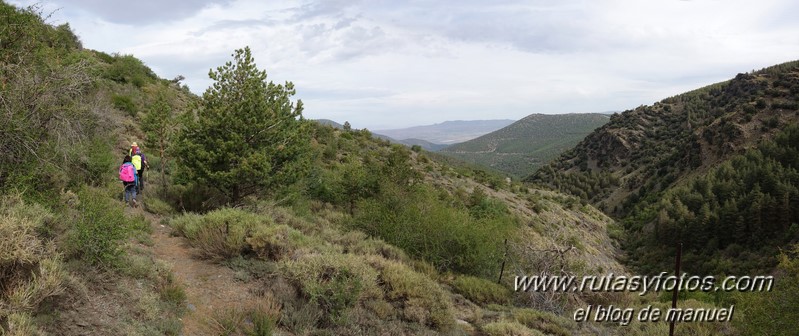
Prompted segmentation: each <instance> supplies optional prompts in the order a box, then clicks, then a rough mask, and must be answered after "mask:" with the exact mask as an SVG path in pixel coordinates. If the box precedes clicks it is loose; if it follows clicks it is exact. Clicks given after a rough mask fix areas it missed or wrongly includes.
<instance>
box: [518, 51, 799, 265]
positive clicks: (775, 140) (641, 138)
mask: <svg viewBox="0 0 799 336" xmlns="http://www.w3.org/2000/svg"><path fill="white" fill-rule="evenodd" d="M798 92H799V62H789V63H785V64H781V65H777V66H773V67H770V68H767V69H763V70H761V71H757V72H753V73H750V74H739V75H738V76H736V77H735V78H734V79H732V80H730V81H727V82H724V83H719V84H714V85H711V86H708V87H705V88H702V89H699V90H695V91H692V92H688V93H685V94H682V95H678V96H675V97H671V98H667V99H664V100H663V101H661V102H658V103H655V104H654V105H653V106H641V107H639V108H636V109H635V110H631V111H626V112H624V113H622V114H615V115H614V116H612V118H611V121H610V123H608V124H607V125H605V126H603V127H602V128H600V129H599V130H597V131H596V132H594V133H593V134H591V135H589V136H588V137H587V138H586V139H585V141H583V142H582V143H581V144H580V145H579V146H577V147H576V148H575V149H573V150H571V151H569V152H567V153H565V154H564V155H563V156H562V157H561V158H559V159H558V160H556V161H554V162H552V163H551V164H550V165H548V166H546V167H544V168H542V169H541V170H539V171H538V172H537V173H536V174H535V175H533V176H531V177H530V178H529V179H528V180H529V181H534V182H536V183H541V184H547V185H550V186H552V187H554V188H556V189H557V190H560V191H564V192H568V193H571V194H574V195H576V196H578V197H581V198H582V199H584V200H586V201H590V202H593V203H594V204H596V205H598V206H600V207H601V208H603V209H605V210H606V211H608V212H609V213H612V214H614V215H616V216H618V217H619V218H620V219H622V220H623V222H624V226H625V229H626V231H627V232H626V241H625V250H626V251H627V253H628V255H629V256H630V260H631V264H632V265H633V266H635V267H636V268H637V269H639V270H641V271H644V272H653V273H656V272H659V271H662V270H664V269H668V268H671V266H670V265H671V264H672V263H673V261H672V260H673V255H674V251H675V246H676V243H677V242H678V241H681V242H683V243H684V247H685V250H686V251H685V252H684V257H683V258H684V259H683V260H684V265H685V266H684V267H685V269H686V270H688V271H689V272H693V273H698V274H707V273H710V274H720V273H725V274H730V273H733V274H740V273H752V272H755V273H757V272H767V271H769V270H770V269H772V268H773V267H774V266H775V265H776V259H775V256H776V255H777V249H778V248H780V247H783V246H785V245H786V244H787V243H790V242H792V241H795V240H796V239H797V237H798V236H797V234H798V233H797V229H796V228H794V226H795V225H794V224H795V223H799V214H797V213H796V211H795V209H796V208H797V204H799V203H797V202H799V191H798V190H799V179H797V172H796V171H797V162H796V157H797V154H799V152H797V140H796V138H797V136H796V133H797V131H796V127H795V126H790V125H792V124H795V123H797V122H799V119H797V114H796V113H795V111H794V110H792V109H790V108H788V107H790V106H792V102H795V101H797V100H799V96H797V93H798Z"/></svg>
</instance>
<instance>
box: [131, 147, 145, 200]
mask: <svg viewBox="0 0 799 336" xmlns="http://www.w3.org/2000/svg"><path fill="white" fill-rule="evenodd" d="M128 155H129V156H130V158H131V162H132V163H133V166H135V167H136V173H137V174H138V182H137V184H136V187H137V188H138V189H139V192H141V191H142V190H144V168H148V169H149V168H150V165H149V164H148V163H147V157H146V156H144V153H142V151H141V147H139V145H138V144H137V143H135V142H134V143H132V144H131V145H130V150H128Z"/></svg>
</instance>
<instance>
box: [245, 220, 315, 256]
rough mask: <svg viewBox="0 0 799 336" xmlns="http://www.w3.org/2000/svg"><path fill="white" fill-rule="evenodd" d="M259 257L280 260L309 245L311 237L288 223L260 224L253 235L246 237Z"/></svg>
mask: <svg viewBox="0 0 799 336" xmlns="http://www.w3.org/2000/svg"><path fill="white" fill-rule="evenodd" d="M246 241H247V244H249V245H250V248H252V250H253V251H255V253H257V254H258V256H259V257H262V258H266V259H269V260H275V261H277V260H280V259H283V258H284V257H286V256H288V255H290V254H291V253H292V252H294V251H295V250H296V249H298V248H300V247H305V246H309V238H308V237H307V236H305V235H304V234H302V232H300V231H297V230H295V229H292V228H290V227H288V226H287V225H283V224H281V225H274V226H266V225H262V226H258V227H257V228H256V229H255V230H254V232H253V233H252V236H251V237H249V238H246Z"/></svg>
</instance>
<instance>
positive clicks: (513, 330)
mask: <svg viewBox="0 0 799 336" xmlns="http://www.w3.org/2000/svg"><path fill="white" fill-rule="evenodd" d="M482 329H483V332H484V333H486V335H489V336H544V334H542V333H541V332H539V331H537V330H530V329H528V328H527V327H525V326H523V325H521V324H519V323H516V322H507V321H501V322H492V323H489V324H486V325H484V326H483V327H482Z"/></svg>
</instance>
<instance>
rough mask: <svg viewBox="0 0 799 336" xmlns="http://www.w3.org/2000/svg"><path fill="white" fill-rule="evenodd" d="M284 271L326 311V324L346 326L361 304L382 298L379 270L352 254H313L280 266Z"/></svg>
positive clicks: (305, 293)
mask: <svg viewBox="0 0 799 336" xmlns="http://www.w3.org/2000/svg"><path fill="white" fill-rule="evenodd" d="M280 270H281V272H282V273H283V274H284V275H285V276H286V278H288V279H289V280H290V282H292V283H294V284H295V285H296V286H297V288H299V289H300V291H301V292H302V294H303V295H305V296H306V297H307V298H308V299H309V300H310V301H312V302H316V303H317V304H318V305H319V306H320V307H321V308H322V309H323V310H324V311H325V313H326V314H325V315H324V317H323V318H324V319H326V320H325V321H324V323H325V324H327V325H342V324H344V323H346V321H347V318H348V312H349V310H350V309H351V308H353V307H354V306H355V305H356V304H357V303H358V302H360V301H361V300H364V299H367V298H371V299H374V298H379V297H380V295H381V292H380V288H378V287H377V271H375V270H374V269H373V268H372V267H370V266H369V265H367V264H366V263H365V262H364V261H363V259H362V258H358V257H356V256H354V255H350V254H324V255H322V254H311V255H306V256H303V257H301V258H300V259H297V260H292V261H286V262H283V263H282V264H281V265H280Z"/></svg>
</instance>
